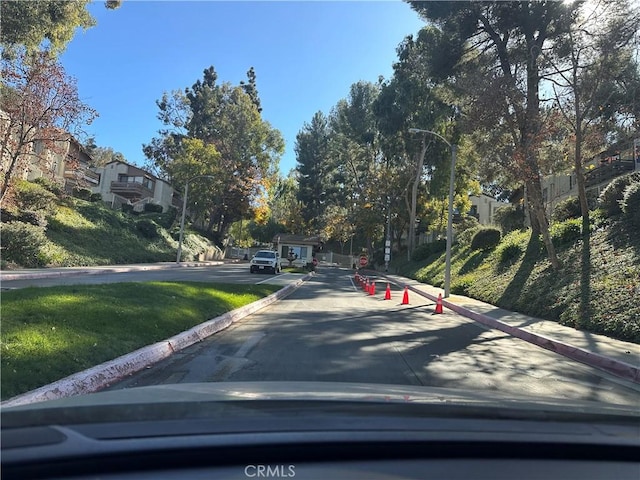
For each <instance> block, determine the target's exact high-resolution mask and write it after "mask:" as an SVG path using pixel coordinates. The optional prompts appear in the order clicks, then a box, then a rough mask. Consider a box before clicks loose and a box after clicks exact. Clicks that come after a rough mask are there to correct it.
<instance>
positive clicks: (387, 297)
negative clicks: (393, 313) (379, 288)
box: [384, 282, 391, 300]
mask: <svg viewBox="0 0 640 480" xmlns="http://www.w3.org/2000/svg"><path fill="white" fill-rule="evenodd" d="M384 299H385V300H391V287H390V286H389V282H387V291H386V292H384Z"/></svg>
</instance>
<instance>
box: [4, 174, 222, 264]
mask: <svg viewBox="0 0 640 480" xmlns="http://www.w3.org/2000/svg"><path fill="white" fill-rule="evenodd" d="M25 183H30V182H25ZM33 185H34V184H30V185H27V186H26V187H25V189H26V188H28V189H30V196H26V195H23V197H26V198H22V199H20V198H18V200H17V201H16V206H15V207H14V209H13V211H11V210H10V211H8V212H5V213H4V216H5V217H8V218H3V225H2V247H3V250H2V253H3V255H2V268H12V267H42V266H49V267H56V266H87V265H109V264H126V263H148V262H163V261H173V260H175V258H176V250H177V247H178V241H177V239H178V225H177V222H176V219H175V217H176V214H175V212H169V213H141V214H133V213H125V212H122V211H118V210H112V209H110V208H109V207H108V206H106V205H105V204H104V203H103V202H100V201H97V202H89V201H86V200H81V199H78V198H73V197H65V196H62V195H57V196H56V195H53V194H52V193H50V192H46V191H45V192H44V193H43V190H42V189H41V188H39V187H37V186H36V187H33ZM33 192H35V193H33ZM45 201H46V202H47V203H45ZM21 203H22V204H21ZM212 249H216V247H215V245H214V244H213V243H212V242H210V241H209V240H208V239H206V238H205V237H203V236H201V235H198V234H197V233H195V232H192V231H189V230H187V231H186V232H185V238H184V245H183V256H182V258H183V259H184V260H191V259H196V258H197V256H198V254H200V253H203V252H205V251H208V250H209V251H210V250H212Z"/></svg>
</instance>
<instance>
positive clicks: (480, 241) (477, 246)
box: [471, 227, 500, 250]
mask: <svg viewBox="0 0 640 480" xmlns="http://www.w3.org/2000/svg"><path fill="white" fill-rule="evenodd" d="M499 243H500V230H499V229H497V228H494V227H487V228H481V229H479V230H478V231H477V232H476V233H475V235H474V236H473V238H472V239H471V249H472V250H490V249H492V248H494V247H496V246H497V245H498V244H499Z"/></svg>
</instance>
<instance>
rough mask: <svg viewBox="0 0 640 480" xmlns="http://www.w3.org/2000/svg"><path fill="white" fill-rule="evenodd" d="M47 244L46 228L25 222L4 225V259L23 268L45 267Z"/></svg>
mask: <svg viewBox="0 0 640 480" xmlns="http://www.w3.org/2000/svg"><path fill="white" fill-rule="evenodd" d="M46 244H47V237H46V236H45V234H44V228H42V227H38V226H36V225H31V224H30V223H25V222H10V223H5V224H3V225H2V258H3V259H4V260H6V261H7V262H14V263H17V264H18V265H20V266H22V267H29V268H33V267H43V266H45V265H46V264H47V259H46V258H45V256H44V255H43V254H42V248H43V247H44V246H45V245H46Z"/></svg>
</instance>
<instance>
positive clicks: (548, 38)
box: [410, 1, 571, 268]
mask: <svg viewBox="0 0 640 480" xmlns="http://www.w3.org/2000/svg"><path fill="white" fill-rule="evenodd" d="M410 3H411V6H412V7H413V8H414V9H415V10H416V11H417V12H418V13H419V14H420V15H422V16H423V17H425V18H427V19H429V20H430V21H432V22H433V23H434V24H435V25H436V26H438V27H439V28H440V32H441V36H440V37H439V39H438V43H439V47H440V48H436V49H434V51H435V52H438V53H436V54H434V56H433V58H432V59H431V61H430V63H432V64H433V65H437V66H438V69H439V70H438V71H439V74H440V77H441V78H442V79H446V78H450V77H452V76H455V75H456V74H457V73H459V72H460V71H461V70H462V68H463V67H464V66H468V64H469V62H472V63H473V64H474V66H475V67H476V71H479V72H481V73H480V74H479V75H477V76H476V85H478V84H480V85H481V86H484V87H485V94H486V95H487V97H489V98H492V99H496V100H498V101H497V102H495V105H496V106H497V107H501V108H499V110H500V113H501V114H500V117H494V121H497V122H498V123H501V122H504V123H505V124H507V125H508V131H509V133H510V135H511V136H512V140H513V147H514V148H513V149H514V155H513V156H512V158H513V160H514V162H513V165H514V166H515V168H516V169H517V171H518V175H519V176H521V177H522V178H524V182H525V185H526V190H527V194H528V198H529V202H530V207H531V212H532V214H533V215H532V220H533V222H534V226H536V227H537V229H538V230H539V231H540V232H541V233H542V237H543V240H544V243H545V246H546V249H547V253H548V256H549V259H550V261H551V264H552V265H553V267H554V268H558V267H559V261H558V258H557V255H556V252H555V248H554V245H553V242H552V240H551V236H550V234H549V223H548V219H547V216H546V212H545V208H544V204H543V201H542V187H541V179H540V168H539V165H538V147H539V144H538V142H539V135H540V132H541V119H540V83H541V79H542V74H543V72H542V71H541V68H543V67H542V65H541V63H542V59H543V57H542V53H543V51H544V50H545V49H547V48H548V47H549V46H550V45H551V44H552V43H553V42H554V41H555V40H556V39H557V38H558V37H559V36H560V35H561V34H562V33H563V32H566V31H567V28H568V26H569V24H570V21H571V6H570V5H568V4H566V3H563V2H554V1H539V2H500V1H492V2H410ZM444 52H446V53H447V55H446V56H445V54H444ZM489 80H490V81H489ZM496 92H497V95H496ZM491 93H493V95H491ZM473 98H474V100H475V99H480V98H481V96H479V95H474V97H473ZM492 111H496V109H495V108H494V109H492Z"/></svg>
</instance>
